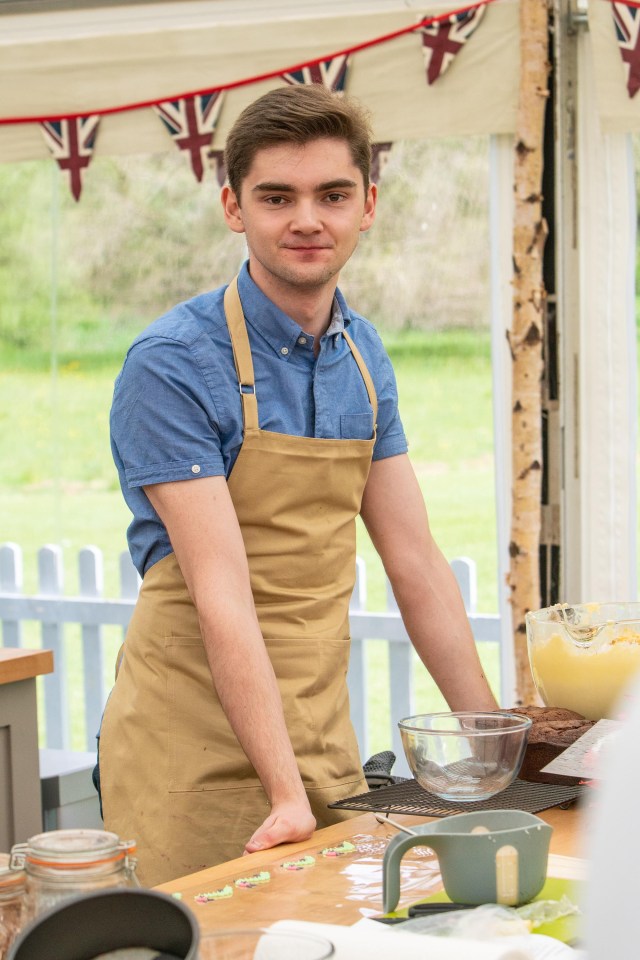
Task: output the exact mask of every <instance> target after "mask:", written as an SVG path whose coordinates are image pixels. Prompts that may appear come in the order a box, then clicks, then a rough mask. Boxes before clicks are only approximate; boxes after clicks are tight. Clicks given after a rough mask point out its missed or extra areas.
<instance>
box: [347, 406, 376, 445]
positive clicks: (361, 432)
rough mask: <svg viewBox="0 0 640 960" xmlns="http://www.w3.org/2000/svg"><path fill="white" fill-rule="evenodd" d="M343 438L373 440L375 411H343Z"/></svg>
mask: <svg viewBox="0 0 640 960" xmlns="http://www.w3.org/2000/svg"><path fill="white" fill-rule="evenodd" d="M340 437H341V439H342V440H371V438H372V437H373V413H371V412H370V413H343V414H342V415H341V417H340Z"/></svg>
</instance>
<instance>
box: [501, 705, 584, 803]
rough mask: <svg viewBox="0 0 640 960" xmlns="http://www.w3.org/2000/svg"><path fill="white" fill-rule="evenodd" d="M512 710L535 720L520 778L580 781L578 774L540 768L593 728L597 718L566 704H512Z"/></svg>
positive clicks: (565, 781) (561, 782)
mask: <svg viewBox="0 0 640 960" xmlns="http://www.w3.org/2000/svg"><path fill="white" fill-rule="evenodd" d="M511 712H512V713H518V714H520V715H521V716H525V717H529V718H530V719H531V720H532V724H533V725H532V727H531V729H530V731H529V739H528V742H527V749H526V752H525V755H524V760H523V762H522V767H521V768H520V773H519V774H518V776H519V777H520V779H521V780H530V781H534V782H535V783H558V784H566V785H567V786H568V785H570V784H576V783H579V782H580V779H579V777H561V776H558V775H557V774H552V773H541V772H540V771H541V769H542V767H545V766H546V765H547V764H548V763H551V761H552V760H553V759H554V758H555V757H557V756H558V754H559V753H562V752H563V751H564V750H566V749H567V747H570V746H571V744H572V743H575V741H576V740H577V739H578V737H581V736H582V735H583V734H584V733H586V732H587V731H588V730H590V729H591V727H592V726H593V724H594V722H595V721H593V720H587V719H586V718H585V717H583V716H582V715H581V714H579V713H575V712H574V711H573V710H565V709H564V707H513V708H512V710H511Z"/></svg>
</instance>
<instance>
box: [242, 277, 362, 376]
mask: <svg viewBox="0 0 640 960" xmlns="http://www.w3.org/2000/svg"><path fill="white" fill-rule="evenodd" d="M238 293H239V294H240V300H241V302H242V311H243V313H244V316H245V319H246V321H247V323H250V324H251V326H252V327H254V329H256V330H257V331H258V333H259V334H260V335H261V336H262V337H263V338H264V339H265V340H266V342H267V343H268V344H269V346H270V347H271V348H272V349H273V350H274V351H275V352H276V353H277V354H278V355H279V356H281V357H284V358H285V359H286V358H287V357H289V356H291V353H292V351H293V349H294V347H295V345H296V343H297V341H298V337H300V336H304V335H305V334H304V331H303V329H302V327H300V326H299V325H298V324H297V323H295V321H294V320H292V319H291V317H289V316H288V315H287V314H286V313H284V312H283V311H282V310H280V308H279V307H277V306H276V305H275V303H273V302H272V301H271V300H269V298H268V297H267V296H266V295H265V294H264V293H263V292H262V290H260V288H259V287H258V286H257V285H256V284H255V283H254V281H253V280H252V278H251V275H250V273H249V261H248V260H247V261H245V263H244V264H243V265H242V268H241V270H240V273H239V274H238ZM349 322H350V317H349V309H348V307H347V304H346V302H345V299H344V297H343V296H342V294H341V293H340V291H339V290H336V295H335V298H334V301H333V307H332V310H331V319H330V321H329V327H328V328H327V335H328V336H333V335H335V334H339V333H342V332H343V330H344V328H345V326H346V325H347V324H348V323H349Z"/></svg>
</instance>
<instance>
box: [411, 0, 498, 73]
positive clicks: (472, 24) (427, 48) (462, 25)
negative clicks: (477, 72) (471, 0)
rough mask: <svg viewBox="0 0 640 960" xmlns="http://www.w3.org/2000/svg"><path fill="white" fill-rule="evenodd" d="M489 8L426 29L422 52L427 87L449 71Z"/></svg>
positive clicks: (483, 6)
mask: <svg viewBox="0 0 640 960" xmlns="http://www.w3.org/2000/svg"><path fill="white" fill-rule="evenodd" d="M485 6H486V4H480V5H479V6H477V7H474V8H473V10H467V11H466V12H465V13H453V14H452V15H451V16H450V17H449V18H448V19H446V20H441V21H439V22H438V23H432V24H429V25H428V26H425V27H422V28H421V30H420V33H421V34H422V52H423V54H424V62H425V67H426V69H427V83H429V84H432V83H435V82H436V80H437V79H438V77H440V76H441V75H442V74H443V73H444V72H445V70H447V69H448V68H449V67H450V66H451V64H452V62H453V59H454V57H455V56H456V54H458V53H460V50H461V49H462V47H463V46H464V45H465V43H466V42H467V40H468V39H469V37H470V36H471V34H472V33H473V32H474V30H475V29H476V27H477V26H478V24H479V23H480V21H481V20H482V17H483V15H484V10H485Z"/></svg>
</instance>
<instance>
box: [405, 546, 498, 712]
mask: <svg viewBox="0 0 640 960" xmlns="http://www.w3.org/2000/svg"><path fill="white" fill-rule="evenodd" d="M430 554H431V556H430V557H429V559H428V560H427V558H426V557H421V558H420V559H419V561H418V560H417V561H416V562H414V563H413V564H411V565H409V568H410V569H412V570H413V571H414V574H415V572H416V571H419V573H418V574H415V575H414V576H413V577H410V578H409V577H400V578H398V579H397V582H396V583H393V581H392V586H393V589H394V594H395V597H396V600H397V602H398V607H399V609H400V612H401V614H402V619H403V621H404V624H405V626H406V628H407V632H408V633H409V636H410V637H411V642H412V643H413V646H414V647H415V649H416V651H417V653H418V655H419V657H420V659H421V660H422V662H423V663H424V665H425V667H426V668H427V670H428V671H429V673H430V674H431V676H432V677H433V679H434V680H435V682H436V683H437V685H438V687H439V689H440V690H441V692H442V694H443V696H444V698H445V700H446V701H447V703H448V705H449V707H450V708H451V709H452V710H496V709H497V708H498V704H497V703H496V700H495V697H494V695H493V693H492V692H491V689H490V687H489V683H488V681H487V678H486V677H485V675H484V671H483V669H482V664H481V663H480V658H479V656H478V651H477V648H476V645H475V641H474V638H473V634H472V632H471V627H470V625H469V620H468V618H467V615H466V612H465V609H464V604H463V602H462V597H461V596H460V591H459V590H458V585H457V583H456V580H455V577H454V575H453V571H452V570H451V567H450V566H449V564H448V563H447V561H446V559H445V558H444V556H443V555H442V553H441V552H440V550H439V549H438V548H437V547H436V546H435V544H432V550H431V551H430Z"/></svg>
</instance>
